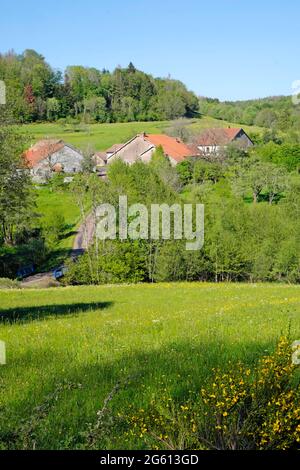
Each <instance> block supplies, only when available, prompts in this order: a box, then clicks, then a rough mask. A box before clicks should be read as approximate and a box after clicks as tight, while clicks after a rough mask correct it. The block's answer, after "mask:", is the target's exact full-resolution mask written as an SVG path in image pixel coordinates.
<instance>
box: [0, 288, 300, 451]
mask: <svg viewBox="0 0 300 470" xmlns="http://www.w3.org/2000/svg"><path fill="white" fill-rule="evenodd" d="M299 314H300V287H299V286H285V285H262V284H258V285H243V284H239V285H236V284H220V285H213V284H197V283H191V284H186V283H180V284H158V285H136V286H129V285H128V286H126V285H124V286H102V287H67V288H60V289H49V290H33V291H17V290H15V291H14V290H10V291H1V292H0V319H1V322H0V339H1V340H2V341H5V342H6V347H7V360H8V363H7V365H6V366H2V367H1V368H0V374H1V375H0V377H1V380H0V393H1V396H0V399H1V400H0V401H1V403H0V418H1V429H0V442H1V440H2V442H10V439H12V438H11V436H13V435H14V432H15V431H16V429H19V428H20V423H22V422H28V421H29V422H31V421H30V420H31V419H32V415H33V414H34V410H35V409H36V407H37V406H39V405H40V406H41V408H38V409H39V410H41V409H42V410H44V409H46V410H47V411H46V412H45V413H43V414H42V416H41V417H40V418H39V419H37V420H35V425H36V428H35V429H34V442H35V447H36V448H44V449H57V448H59V449H61V448H81V447H84V446H85V442H86V441H85V437H84V436H85V433H86V432H87V430H88V429H89V423H94V422H95V419H96V413H97V410H102V409H103V406H104V402H105V399H106V397H107V396H109V394H110V393H111V391H112V390H113V389H114V387H116V384H118V383H120V382H122V381H126V380H127V378H128V377H130V378H131V379H130V381H129V383H127V385H126V386H125V387H123V388H121V389H120V390H119V392H118V393H117V394H116V395H115V396H114V398H113V399H112V400H111V402H110V404H109V406H110V407H111V409H112V411H113V413H114V414H115V415H117V414H118V412H120V413H122V414H124V411H126V410H127V409H129V407H131V409H133V410H134V409H141V408H142V409H143V408H146V407H147V406H148V404H149V402H150V401H151V399H152V398H153V397H159V396H161V395H162V394H164V393H168V394H171V395H172V397H174V399H175V400H176V399H178V400H182V399H184V398H185V397H186V396H187V395H188V393H189V391H197V390H200V389H201V387H202V386H203V384H205V383H207V382H209V380H210V378H211V377H212V368H213V367H221V368H222V369H223V370H226V369H227V368H228V367H229V366H228V362H229V361H230V360H231V361H233V362H234V361H238V360H241V361H242V362H243V363H245V364H249V365H252V364H255V363H256V362H257V360H258V358H259V357H261V356H262V355H265V354H266V353H268V352H270V353H271V352H272V351H273V349H274V346H275V344H276V341H277V340H278V338H279V336H280V334H281V333H282V332H287V330H288V328H289V325H290V324H291V334H292V336H293V338H294V339H299V338H300V319H299V318H300V316H299ZM61 384H71V385H70V386H68V385H67V386H61ZM57 387H58V388H59V390H60V392H59V394H58V395H57V398H56V399H51V400H52V401H51V403H50V404H49V405H47V406H46V405H45V400H46V401H47V397H49V396H50V397H53V393H55V390H57ZM55 396H56V395H55ZM26 429H28V426H27V427H26ZM29 429H31V427H30V426H29ZM106 439H108V440H106V441H105V443H103V442H101V440H100V441H99V444H98V445H99V447H101V446H104V445H105V446H107V447H109V448H124V447H128V448H138V447H139V446H141V443H140V441H139V440H134V439H133V438H132V439H127V440H126V439H125V438H124V435H123V434H122V432H121V430H118V432H112V433H111V434H109V435H108V438H106ZM26 442H27V440H26Z"/></svg>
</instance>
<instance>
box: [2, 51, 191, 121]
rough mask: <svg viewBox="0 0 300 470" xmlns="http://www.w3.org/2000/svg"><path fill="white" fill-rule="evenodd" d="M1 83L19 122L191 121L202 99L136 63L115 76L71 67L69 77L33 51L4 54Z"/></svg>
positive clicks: (105, 72) (67, 73) (66, 71)
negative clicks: (187, 118)
mask: <svg viewBox="0 0 300 470" xmlns="http://www.w3.org/2000/svg"><path fill="white" fill-rule="evenodd" d="M0 80H4V81H5V83H6V87H7V100H8V103H7V104H8V107H9V108H10V109H11V110H12V112H13V115H14V118H15V119H16V121H18V122H34V121H45V120H47V121H56V120H59V119H72V118H73V119H75V118H77V119H78V118H80V119H84V120H85V121H90V122H93V121H94V122H128V121H150V120H168V119H176V118H179V117H190V116H193V115H195V113H197V111H198V99H197V97H196V96H195V95H194V94H193V93H192V92H190V91H188V90H187V88H186V87H185V85H184V84H183V83H181V82H179V81H176V80H172V79H169V78H167V79H155V78H153V77H152V76H151V75H148V74H146V73H143V72H141V71H139V70H137V69H136V68H135V67H134V65H133V64H132V63H130V64H129V66H128V67H127V68H121V67H117V68H116V69H115V70H114V71H113V72H112V73H110V72H109V71H108V70H105V69H103V70H102V71H100V70H97V69H96V68H87V67H82V66H69V67H67V69H66V70H65V73H64V76H63V75H62V73H61V72H60V71H57V70H54V69H53V68H52V67H51V66H50V65H49V64H48V63H47V62H46V61H45V59H44V57H43V56H42V55H40V54H38V53H37V52H36V51H34V50H26V51H25V52H24V53H23V54H20V55H18V54H15V53H14V52H9V53H6V54H2V55H0Z"/></svg>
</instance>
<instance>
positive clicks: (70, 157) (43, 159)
mask: <svg viewBox="0 0 300 470" xmlns="http://www.w3.org/2000/svg"><path fill="white" fill-rule="evenodd" d="M24 157H25V160H26V163H27V166H28V167H29V169H30V173H31V175H32V179H33V181H34V182H36V183H45V182H47V180H48V179H49V178H51V177H52V176H53V174H55V173H66V174H73V173H78V172H80V171H81V166H82V161H83V155H82V154H81V152H80V151H79V150H77V149H76V148H75V147H72V146H71V145H69V144H66V143H65V142H64V141H63V140H53V139H45V140H40V141H39V142H37V143H36V144H35V145H33V146H32V147H31V148H30V149H29V150H27V152H25V155H24Z"/></svg>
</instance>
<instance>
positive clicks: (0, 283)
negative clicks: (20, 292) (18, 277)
mask: <svg viewBox="0 0 300 470" xmlns="http://www.w3.org/2000/svg"><path fill="white" fill-rule="evenodd" d="M19 288H20V284H19V282H18V281H13V280H12V279H7V278H3V277H2V278H0V289H19Z"/></svg>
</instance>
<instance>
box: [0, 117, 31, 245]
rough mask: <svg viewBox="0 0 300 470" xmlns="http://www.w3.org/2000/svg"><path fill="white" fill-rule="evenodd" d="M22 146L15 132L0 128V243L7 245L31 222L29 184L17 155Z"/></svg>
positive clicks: (22, 142) (24, 230) (14, 241)
mask: <svg viewBox="0 0 300 470" xmlns="http://www.w3.org/2000/svg"><path fill="white" fill-rule="evenodd" d="M25 143H26V139H25V138H24V137H22V136H20V134H19V132H17V130H16V129H14V128H12V127H10V126H5V125H3V126H1V127H0V168H1V172H0V243H5V244H9V245H13V244H14V243H16V240H17V237H19V236H20V235H22V233H25V232H26V231H28V229H29V228H30V227H32V222H33V220H32V219H33V215H34V198H33V192H32V184H31V180H30V177H29V175H28V172H27V171H26V168H25V167H24V162H23V159H22V156H21V155H22V152H23V150H24V146H25Z"/></svg>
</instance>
